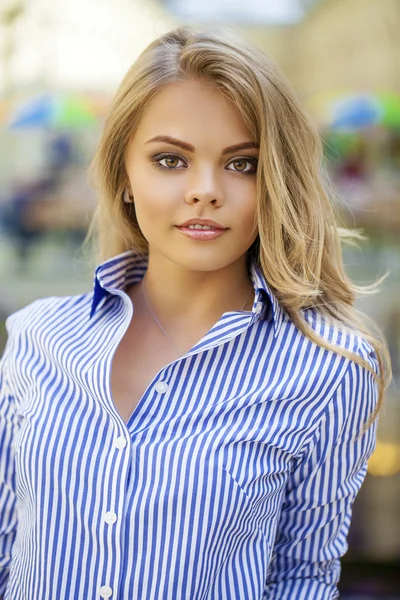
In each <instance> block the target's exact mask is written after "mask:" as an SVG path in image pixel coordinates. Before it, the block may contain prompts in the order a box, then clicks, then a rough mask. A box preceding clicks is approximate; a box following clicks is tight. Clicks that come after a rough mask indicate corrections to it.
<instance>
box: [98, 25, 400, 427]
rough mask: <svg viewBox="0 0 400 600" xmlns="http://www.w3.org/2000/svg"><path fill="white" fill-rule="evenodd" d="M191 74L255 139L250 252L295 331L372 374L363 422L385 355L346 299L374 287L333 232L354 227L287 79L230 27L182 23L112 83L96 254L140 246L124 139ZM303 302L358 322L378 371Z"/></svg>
mask: <svg viewBox="0 0 400 600" xmlns="http://www.w3.org/2000/svg"><path fill="white" fill-rule="evenodd" d="M193 78H196V79H200V80H202V81H206V82H211V83H213V84H214V85H216V86H217V87H218V89H219V90H220V91H221V92H222V93H223V94H224V95H225V97H227V98H228V99H229V100H230V101H232V102H233V103H234V105H235V106H236V107H237V109H238V110H239V111H240V114H241V115H242V118H243V120H244V122H245V124H246V126H247V128H248V130H249V132H250V133H251V134H252V135H253V137H254V139H255V141H257V143H258V144H259V146H260V153H259V162H258V170H257V198H258V202H257V214H256V224H257V226H258V231H259V234H258V237H257V239H256V241H255V242H254V244H253V245H252V247H251V248H250V249H249V251H248V252H249V253H250V254H251V255H252V256H253V257H254V258H255V260H256V261H257V263H258V265H259V267H260V268H261V270H262V272H263V273H264V274H265V275H266V277H267V280H268V283H269V285H270V286H271V288H272V289H273V291H274V293H275V294H276V297H277V298H278V300H279V302H280V303H281V305H282V307H283V308H284V309H285V310H286V312H287V313H288V315H289V316H290V318H291V319H292V321H293V322H294V324H295V325H296V326H297V327H298V328H299V330H300V331H302V332H303V333H304V334H305V335H306V336H308V338H310V339H311V340H313V341H314V342H316V343H317V344H319V345H320V346H322V347H324V348H327V349H329V350H333V351H335V352H338V353H339V354H342V355H344V356H346V357H348V358H350V359H351V360H354V361H355V362H357V363H358V364H360V365H362V366H363V367H365V368H366V369H368V370H369V371H370V372H372V373H373V375H374V377H375V379H376V380H377V381H378V386H379V398H378V403H377V406H376V408H375V410H374V412H373V414H372V415H371V416H370V419H369V423H368V424H367V427H368V426H369V425H370V424H372V422H373V421H374V420H375V418H376V416H377V415H378V412H379V410H380V408H381V405H382V402H383V395H384V389H385V387H386V385H387V384H388V382H389V380H390V376H391V372H390V358H389V354H388V351H387V348H386V344H385V341H384V339H383V336H382V335H381V334H380V332H379V330H378V329H377V328H376V326H375V325H374V323H373V322H372V321H371V320H370V319H368V318H367V317H366V316H365V315H363V314H362V313H360V312H359V311H358V310H357V309H356V308H355V307H354V301H355V299H356V296H357V295H358V294H360V293H371V292H373V291H375V288H376V286H369V287H368V288H360V287H358V286H356V285H354V284H353V283H352V282H351V281H350V279H349V278H348V276H347V274H346V272H345V269H344V265H343V258H342V249H341V239H342V240H343V239H347V240H348V239H350V238H357V237H359V235H358V234H356V233H355V232H349V231H345V230H343V229H341V228H339V227H338V226H337V223H336V219H335V214H334V210H333V207H332V203H331V201H330V198H329V195H328V192H327V187H326V183H325V178H324V177H322V159H323V149H322V142H321V139H320V136H319V134H318V132H317V130H316V128H315V126H314V124H313V123H312V121H311V120H310V119H309V117H308V116H307V114H306V113H305V112H304V111H303V109H302V107H301V106H300V104H299V102H298V100H297V98H296V95H295V93H294V92H293V90H292V88H291V86H290V84H289V83H288V81H287V80H286V78H285V77H284V76H283V74H282V73H281V72H280V70H279V69H278V68H277V66H276V65H275V64H274V63H273V62H272V61H271V60H270V59H268V58H267V57H266V56H265V54H264V53H263V52H261V50H259V49H258V48H257V47H255V46H253V45H252V44H250V43H248V42H247V41H245V40H244V39H242V38H241V37H240V36H238V35H237V34H235V33H233V32H231V31H230V30H226V29H223V30H221V29H219V30H218V31H208V32H204V31H203V32H199V31H196V30H195V29H193V28H189V27H180V28H177V29H175V30H173V31H171V32H169V33H166V34H164V35H162V36H161V37H160V38H158V39H156V40H155V41H154V42H152V43H151V44H150V45H149V46H148V47H147V48H146V49H145V50H144V51H143V52H142V54H141V55H140V56H139V58H138V59H137V60H136V61H135V63H134V64H133V65H132V67H131V68H130V69H129V71H128V72H127V74H126V75H125V77H124V79H123V81H122V83H121V85H120V87H119V89H118V90H117V93H116V95H115V98H114V101H113V103H112V106H111V110H110V113H109V116H108V119H107V121H106V123H105V128H104V132H103V135H102V137H101V139H100V142H99V145H98V148H97V151H96V154H95V156H94V159H93V162H92V165H91V175H92V177H93V180H94V183H95V186H96V187H97V188H98V191H99V203H98V205H97V208H96V211H95V214H94V217H93V220H92V222H91V224H90V227H89V232H88V238H87V241H88V240H91V241H93V240H94V239H95V240H96V242H97V259H98V260H99V261H103V260H106V259H107V258H110V257H112V256H115V255H116V254H119V253H121V252H124V251H126V250H129V249H135V250H136V251H137V252H138V253H146V252H147V251H148V244H147V241H146V239H145V238H144V236H143V234H142V232H141V230H140V227H139V225H138V223H137V220H136V217H135V213H134V209H133V205H132V204H127V203H125V202H123V193H124V190H125V188H126V186H127V184H128V178H127V173H126V170H125V155H126V150H127V146H128V143H129V141H130V138H131V136H132V134H133V132H134V131H135V129H136V127H137V125H138V123H139V121H140V119H141V117H142V114H143V112H144V110H145V109H146V107H147V106H148V105H149V103H150V101H151V100H152V98H153V97H154V96H155V95H156V94H157V93H158V92H159V91H160V90H161V89H162V88H163V87H164V86H166V85H168V84H171V83H173V82H176V81H183V80H188V79H193ZM310 307H316V308H318V311H319V312H320V313H322V314H325V315H328V316H329V317H330V318H333V319H335V320H336V321H337V322H338V323H340V324H342V325H344V326H345V327H346V326H348V327H350V328H351V329H354V328H356V329H357V330H358V331H359V332H360V333H361V334H362V335H363V337H364V338H365V339H366V340H367V341H369V342H370V343H371V345H372V346H373V348H374V350H375V352H376V355H377V359H378V363H379V367H380V368H379V373H378V374H377V373H375V371H374V370H373V369H372V368H371V367H370V365H369V364H368V363H367V361H365V360H363V359H362V358H361V357H359V356H358V355H355V354H353V353H351V352H350V351H347V350H345V349H341V348H337V347H336V346H332V345H331V344H330V343H329V342H327V341H325V340H322V339H321V338H320V337H319V336H318V335H317V334H316V333H315V332H314V331H313V330H312V329H311V327H309V326H308V324H307V323H306V321H305V319H304V317H303V315H302V309H305V308H310ZM367 323H368V327H367Z"/></svg>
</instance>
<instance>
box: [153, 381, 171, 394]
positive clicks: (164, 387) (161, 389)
mask: <svg viewBox="0 0 400 600" xmlns="http://www.w3.org/2000/svg"><path fill="white" fill-rule="evenodd" d="M154 387H155V388H156V391H157V392H160V394H164V392H166V391H167V389H168V385H167V384H166V383H165V381H159V382H158V383H156V385H155V386H154Z"/></svg>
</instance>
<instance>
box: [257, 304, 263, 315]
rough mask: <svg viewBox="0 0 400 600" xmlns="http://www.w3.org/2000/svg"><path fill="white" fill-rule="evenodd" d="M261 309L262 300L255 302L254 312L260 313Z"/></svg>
mask: <svg viewBox="0 0 400 600" xmlns="http://www.w3.org/2000/svg"><path fill="white" fill-rule="evenodd" d="M262 309H263V305H262V302H257V304H256V313H257V315H259V314H260V312H261V311H262Z"/></svg>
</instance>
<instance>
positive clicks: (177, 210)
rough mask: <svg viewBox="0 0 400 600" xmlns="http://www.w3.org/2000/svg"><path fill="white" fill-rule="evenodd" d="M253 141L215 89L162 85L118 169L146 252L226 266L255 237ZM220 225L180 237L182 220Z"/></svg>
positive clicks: (198, 265) (189, 264)
mask: <svg viewBox="0 0 400 600" xmlns="http://www.w3.org/2000/svg"><path fill="white" fill-rule="evenodd" d="M257 157H258V148H257V147H256V144H255V143H254V139H253V138H252V136H251V135H250V134H249V132H248V130H247V128H246V126H245V124H244V122H243V120H242V118H241V116H240V114H239V112H238V111H237V110H236V108H235V107H234V106H233V104H230V103H229V101H228V100H227V99H225V98H224V97H223V96H222V95H221V93H220V92H219V91H218V90H217V88H215V87H213V86H210V85H208V86H207V85H205V84H204V83H201V82H198V81H195V80H193V81H188V82H184V83H174V84H171V85H169V86H166V87H165V88H163V90H161V91H160V92H159V93H158V94H157V96H156V97H155V98H154V99H153V100H152V102H151V103H150V104H149V106H148V107H147V109H146V111H145V113H144V115H143V117H142V119H141V121H140V124H139V127H138V128H137V130H136V132H135V134H134V136H133V137H132V139H131V141H130V143H129V146H128V151H127V156H126V161H125V165H126V170H127V174H128V178H129V182H130V188H131V192H132V194H133V196H134V202H135V211H136V216H137V220H138V223H139V227H140V229H141V231H142V233H143V235H144V236H145V238H146V240H147V241H148V244H149V254H150V256H152V255H153V256H154V255H155V254H160V255H162V256H163V257H165V258H167V259H169V260H170V261H172V262H174V263H176V264H178V265H181V266H182V267H185V268H187V269H190V270H200V271H211V270H216V269H221V268H223V267H226V266H228V265H230V264H232V263H233V262H235V261H237V260H238V259H240V257H242V256H243V255H245V253H246V251H247V250H248V248H249V247H250V246H251V244H252V243H253V241H254V240H255V239H256V237H257V233H258V231H257V229H256V230H254V222H255V211H256V168H257ZM196 217H201V218H205V219H212V220H214V221H216V222H217V223H219V224H220V225H222V226H223V227H225V228H227V229H226V230H225V231H224V233H223V234H222V235H220V236H219V237H216V238H215V239H212V240H208V241H203V240H201V241H200V240H196V239H192V238H190V237H187V236H186V235H184V233H182V231H181V230H179V229H178V228H177V226H178V225H180V224H182V223H183V222H184V221H186V220H187V219H191V218H196Z"/></svg>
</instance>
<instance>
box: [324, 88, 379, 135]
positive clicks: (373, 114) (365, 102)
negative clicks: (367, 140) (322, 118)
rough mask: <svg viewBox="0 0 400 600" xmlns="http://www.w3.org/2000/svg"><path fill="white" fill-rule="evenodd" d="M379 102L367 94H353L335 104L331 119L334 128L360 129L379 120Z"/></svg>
mask: <svg viewBox="0 0 400 600" xmlns="http://www.w3.org/2000/svg"><path fill="white" fill-rule="evenodd" d="M381 117H382V109H381V107H380V106H379V103H378V102H377V101H376V100H375V99H374V98H371V97H368V96H353V97H350V98H348V99H345V100H343V101H342V102H339V103H338V104H337V105H336V111H335V116H334V119H333V121H332V127H333V128H334V129H362V128H364V127H370V126H371V125H376V124H377V123H379V122H380V121H381Z"/></svg>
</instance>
